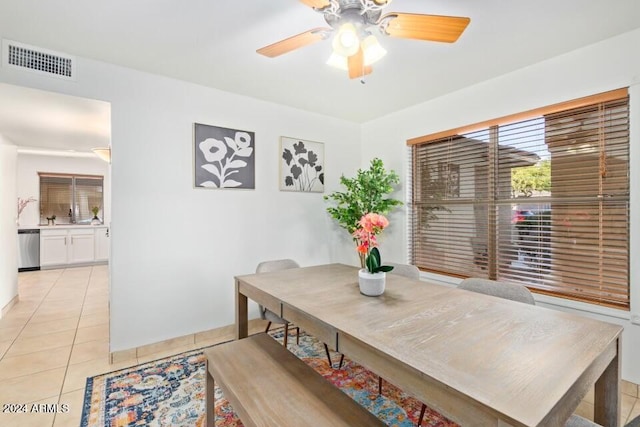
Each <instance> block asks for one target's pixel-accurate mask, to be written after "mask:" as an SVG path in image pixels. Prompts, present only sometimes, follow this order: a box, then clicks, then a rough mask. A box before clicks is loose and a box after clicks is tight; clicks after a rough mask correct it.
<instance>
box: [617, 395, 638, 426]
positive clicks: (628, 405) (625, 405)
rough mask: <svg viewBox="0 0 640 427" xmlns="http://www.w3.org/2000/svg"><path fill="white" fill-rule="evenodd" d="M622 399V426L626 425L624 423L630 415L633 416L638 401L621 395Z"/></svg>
mask: <svg viewBox="0 0 640 427" xmlns="http://www.w3.org/2000/svg"><path fill="white" fill-rule="evenodd" d="M620 396H621V397H622V405H621V406H622V408H621V410H620V421H621V423H620V424H621V425H624V421H625V420H626V419H627V418H629V414H631V410H632V409H633V407H634V405H635V403H636V401H637V400H638V399H636V398H635V397H632V396H629V395H627V394H621V395H620Z"/></svg>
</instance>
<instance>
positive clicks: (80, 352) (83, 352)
mask: <svg viewBox="0 0 640 427" xmlns="http://www.w3.org/2000/svg"><path fill="white" fill-rule="evenodd" d="M94 359H102V360H105V361H108V360H109V341H107V340H100V341H87V342H84V343H80V344H75V345H74V346H73V350H72V351H71V359H70V360H69V364H72V365H73V364H76V363H82V362H86V361H88V360H94Z"/></svg>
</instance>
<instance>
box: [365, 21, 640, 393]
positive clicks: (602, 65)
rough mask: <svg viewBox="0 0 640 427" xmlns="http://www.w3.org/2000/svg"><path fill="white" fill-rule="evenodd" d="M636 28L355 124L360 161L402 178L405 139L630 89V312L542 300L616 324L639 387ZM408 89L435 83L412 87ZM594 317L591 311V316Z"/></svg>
mask: <svg viewBox="0 0 640 427" xmlns="http://www.w3.org/2000/svg"><path fill="white" fill-rule="evenodd" d="M639 44H640V30H636V31H633V32H630V33H626V34H623V35H621V36H618V37H615V38H612V39H609V40H606V41H604V42H602V43H598V44H595V45H592V46H589V47H587V48H583V49H580V50H577V51H574V52H571V53H569V54H565V55H562V56H559V57H557V58H554V59H552V60H548V61H544V62H541V63H539V64H536V65H534V66H531V67H527V68H524V69H521V70H518V71H516V72H513V73H510V74H507V75H504V76H502V77H499V78H496V79H493V80H489V81H486V82H483V83H481V84H478V85H475V86H472V87H469V88H466V89H464V90H460V91H458V92H454V93H451V94H449V95H447V96H443V97H441V98H438V99H435V100H433V101H430V102H426V103H424V104H420V105H417V106H415V107H412V108H409V109H406V110H403V111H398V112H396V113H394V114H392V115H389V116H386V117H384V118H382V119H378V120H375V121H371V122H369V123H366V124H364V125H363V127H362V152H363V162H365V161H366V159H368V158H371V157H374V156H379V157H381V158H382V159H384V161H385V163H386V164H387V166H388V167H391V168H394V169H396V170H398V171H400V170H401V171H402V172H403V176H404V177H405V178H406V176H407V167H408V165H409V163H408V157H407V151H406V148H405V145H406V140H407V139H409V138H413V137H417V136H422V135H427V134H431V133H434V132H438V131H444V130H447V129H453V128H456V127H459V126H464V125H468V124H473V123H477V122H481V121H483V120H487V119H493V118H498V117H502V116H505V115H508V114H511V113H517V112H521V111H527V110H530V109H533V108H536V107H541V106H545V105H550V104H554V103H557V102H561V101H567V100H571V99H575V98H579V97H582V96H587V95H592V94H596V93H600V92H604V91H607V90H612V89H617V88H621V87H628V86H630V90H629V91H630V95H631V212H632V218H631V255H630V256H631V262H630V264H631V313H629V312H626V311H620V310H608V309H601V308H599V307H595V306H592V305H581V304H571V303H568V302H566V301H565V300H560V301H557V300H554V299H545V301H546V303H542V304H543V305H548V306H551V305H549V303H550V302H552V303H553V304H554V305H553V306H554V307H556V308H557V305H555V304H557V303H560V304H563V306H564V307H569V308H563V309H566V310H572V311H575V312H579V313H582V314H587V315H590V316H592V317H597V318H600V319H607V320H609V321H611V322H613V323H618V324H622V325H624V328H625V330H624V334H623V340H622V342H623V361H622V364H623V373H622V375H623V378H625V379H627V380H629V381H633V382H635V383H640V364H638V363H635V361H637V360H640V326H638V325H635V324H632V323H631V322H630V321H629V319H630V317H631V314H633V315H636V316H637V315H640V263H638V260H639V254H640V225H639V224H637V222H636V221H634V219H636V218H637V217H638V215H637V212H639V211H640V188H638V182H640V166H639V165H640V149H638V144H639V143H640V125H639V123H640V107H639V103H638V102H637V100H640V56H639V55H637V54H636V51H637V46H638V45H639ZM416 84H437V83H432V82H424V83H423V82H416ZM404 219H405V217H404V216H396V220H397V221H399V222H401V226H399V227H397V228H395V229H394V230H392V233H390V234H389V235H387V236H386V240H385V242H384V245H385V251H387V252H389V253H396V254H398V253H402V254H404V256H405V257H406V248H407V238H406V233H405V227H406V223H405V222H404ZM596 313H598V314H596Z"/></svg>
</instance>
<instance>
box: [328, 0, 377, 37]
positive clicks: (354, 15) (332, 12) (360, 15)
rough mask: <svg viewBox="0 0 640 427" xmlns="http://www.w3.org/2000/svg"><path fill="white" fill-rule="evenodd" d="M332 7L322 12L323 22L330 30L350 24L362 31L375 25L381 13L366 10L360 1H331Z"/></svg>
mask: <svg viewBox="0 0 640 427" xmlns="http://www.w3.org/2000/svg"><path fill="white" fill-rule="evenodd" d="M331 3H332V5H331V6H329V7H327V8H326V9H324V10H322V12H323V13H324V20H325V21H326V22H327V24H329V25H330V26H331V28H334V29H338V28H339V27H340V26H341V25H342V24H345V23H347V22H349V23H352V24H353V25H354V26H355V27H356V28H357V29H358V30H360V31H363V30H364V29H366V28H367V27H369V26H371V25H377V23H378V20H379V19H380V15H381V14H382V11H381V10H380V9H377V10H372V9H369V10H366V9H365V8H364V6H363V2H362V1H361V0H332V2H331Z"/></svg>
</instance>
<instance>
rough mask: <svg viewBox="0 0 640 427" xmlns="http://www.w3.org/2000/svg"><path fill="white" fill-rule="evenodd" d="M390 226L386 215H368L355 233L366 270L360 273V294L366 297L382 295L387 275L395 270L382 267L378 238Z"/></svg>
mask: <svg viewBox="0 0 640 427" xmlns="http://www.w3.org/2000/svg"><path fill="white" fill-rule="evenodd" d="M388 225H389V220H388V219H387V218H385V217H384V215H379V214H377V213H368V214H365V215H363V216H362V218H361V219H360V221H358V228H357V229H356V231H354V232H353V238H354V239H355V241H356V242H357V244H358V253H360V255H361V256H364V265H365V268H362V269H360V271H359V272H358V279H359V280H358V283H359V286H360V293H362V294H364V295H368V296H378V295H382V293H383V292H384V287H385V280H386V273H387V272H389V271H391V270H393V267H391V266H389V265H382V260H381V257H380V250H379V249H378V240H377V238H376V236H377V235H378V234H380V233H381V232H382V230H384V229H385V228H387V226H388Z"/></svg>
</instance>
